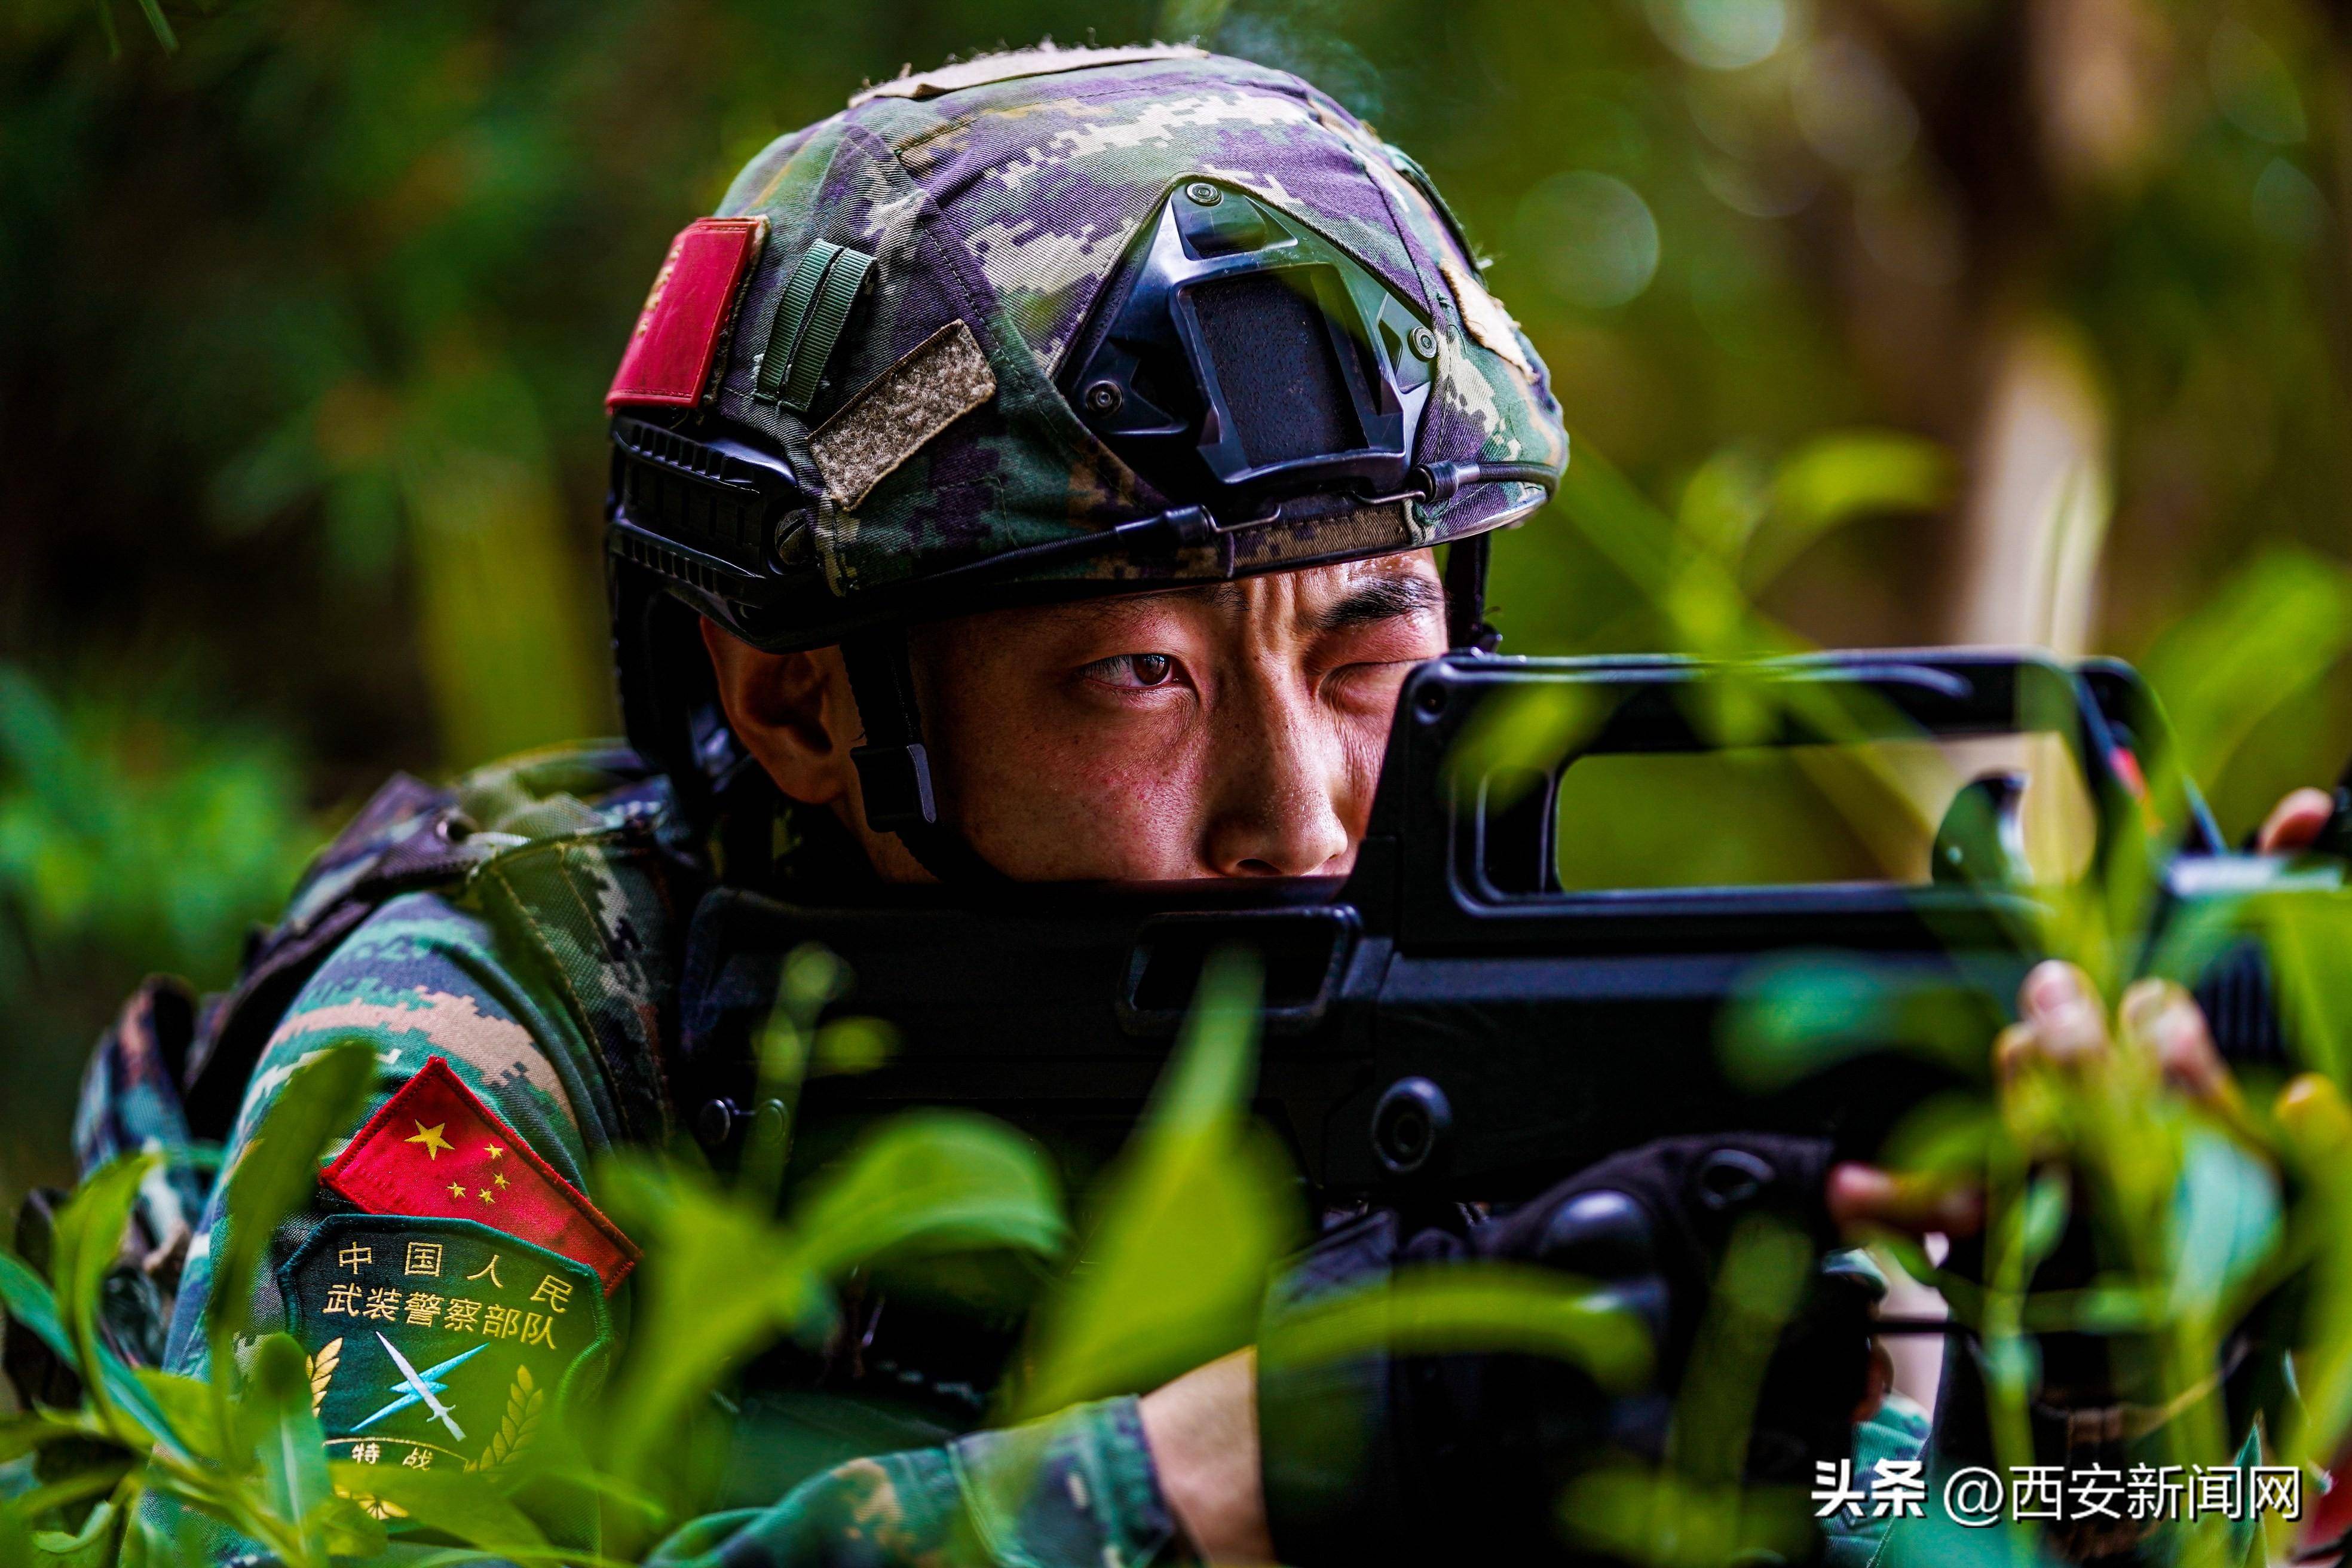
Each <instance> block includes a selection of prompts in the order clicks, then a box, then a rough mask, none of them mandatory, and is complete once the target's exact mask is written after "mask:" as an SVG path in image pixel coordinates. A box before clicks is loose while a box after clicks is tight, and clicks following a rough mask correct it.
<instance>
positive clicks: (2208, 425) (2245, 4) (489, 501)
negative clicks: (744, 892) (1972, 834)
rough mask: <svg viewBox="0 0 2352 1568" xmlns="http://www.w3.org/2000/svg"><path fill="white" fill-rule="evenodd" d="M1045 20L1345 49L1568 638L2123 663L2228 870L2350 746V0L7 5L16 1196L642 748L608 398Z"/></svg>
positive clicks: (1130, 32)
mask: <svg viewBox="0 0 2352 1568" xmlns="http://www.w3.org/2000/svg"><path fill="white" fill-rule="evenodd" d="M1041 37H1053V38H1055V39H1057V40H1060V41H1064V42H1083V41H1087V40H1088V39H1093V40H1096V41H1100V42H1106V43H1109V42H1127V41H1132V40H1136V39H1142V38H1149V37H1200V38H1202V39H1204V40H1205V41H1208V42H1210V43H1211V44H1212V45H1213V46H1214V47H1218V48H1221V49H1223V50H1225V51H1227V52H1230V53H1234V54H1237V55H1242V56H1246V57H1248V58H1254V59H1257V60H1262V61H1265V62H1268V63H1271V64H1276V65H1281V66H1285V67H1288V68H1294V69H1297V70H1298V71H1300V72H1302V73H1304V74H1305V75H1307V76H1308V77H1310V78H1312V79H1315V80H1316V81H1318V83H1320V84H1321V85H1322V86H1323V87H1325V88H1326V89H1328V90H1330V91H1331V92H1333V93H1334V94H1335V95H1337V96H1338V97H1339V98H1340V99H1341V100H1344V101H1346V102H1347V103H1349V105H1351V106H1352V107H1353V108H1355V109H1356V110H1359V111H1360V112H1361V113H1363V114H1364V115H1366V116H1367V117H1368V118H1370V120H1371V121H1374V122H1375V123H1376V124H1377V125H1378V126H1379V127H1380V128H1381V130H1382V131H1383V132H1385V133H1386V134H1388V135H1389V136H1390V137H1391V139H1392V140H1394V141H1396V142H1400V143H1401V144H1402V146H1404V147H1405V148H1406V149H1407V150H1408V151H1410V152H1412V153H1413V154H1415V155H1416V156H1417V157H1418V158H1419V159H1421V161H1422V162H1423V163H1425V164H1426V165H1427V166H1428V167H1429V169H1430V170H1431V171H1432V173H1433V174H1434V175H1435V177H1436V179H1437V181H1438V183H1439V184H1440V185H1441V186H1442V187H1443V188H1444V190H1445V191H1446V192H1447V193H1448V194H1449V195H1450V196H1451V199H1452V201H1453V203H1454V205H1455V206H1456V207H1457V209H1458V210H1459V212H1460V214H1461V216H1462V217H1463V219H1464V220H1465V224H1466V226H1467V227H1468V228H1469V230H1470V231H1471V233H1472V235H1473V237H1475V239H1476V240H1477V241H1478V242H1479V243H1480V245H1481V246H1482V247H1483V248H1484V250H1485V251H1486V253H1487V254H1488V255H1490V256H1491V257H1492V258H1493V266H1492V268H1491V272H1490V280H1491V281H1492V283H1493V284H1494V286H1495V287H1496V289H1497V291H1498V292H1500V294H1501V295H1502V296H1503V297H1504V299H1505V300H1507V301H1508V303H1509V304H1510V306H1511V307H1512V309H1513V310H1516V311H1517V314H1518V315H1519V316H1520V318H1521V319H1522V320H1523V321H1524V322H1525V323H1526V325H1527V326H1528V330H1529V331H1530V332H1531V333H1532V334H1533V336H1534V338H1535V340H1536V342H1538V345H1539V346H1540V347H1541V349H1542V350H1543V353H1544V354H1545V356H1546V358H1547V359H1548V360H1549V363H1550V364H1551V366H1552V369H1553V372H1554V374H1555V377H1556V379H1557V382H1558V386H1559V394H1560V396H1561V400H1562V402H1563V403H1564V404H1565V405H1566V406H1567V409H1568V413H1569V418H1570V425H1571V426H1572V428H1573V430H1574V432H1575V438H1576V442H1577V454H1578V456H1577V467H1576V468H1575V470H1574V473H1573V476H1572V478H1573V479H1574V483H1572V484H1571V486H1570V489H1569V491H1568V492H1567V493H1566V494H1565V495H1564V497H1563V499H1562V501H1561V502H1560V503H1559V504H1557V505H1556V506H1555V507H1554V508H1552V509H1551V510H1550V511H1549V512H1548V513H1546V514H1545V515H1544V516H1542V517H1539V518H1538V519H1537V520H1536V521H1534V522H1533V523H1532V524H1531V525H1529V526H1528V527H1527V528H1525V529H1523V530H1521V531H1519V532H1518V533H1517V534H1515V535H1513V536H1511V537H1510V538H1509V539H1508V540H1507V542H1506V543H1505V544H1504V545H1503V547H1502V549H1501V551H1500V552H1499V553H1500V559H1499V565H1498V571H1499V579H1498V584H1497V587H1496V599H1497V601H1498V603H1499V604H1500V605H1501V609H1502V615H1501V619H1502V622H1503V624H1504V626H1505V627H1506V629H1507V632H1508V634H1509V636H1510V639H1511V640H1510V643H1509V647H1511V648H1513V649H1514V650H1517V651H1571V650H1583V649H1595V648H1627V647H1721V646H1725V645H1726V644H1727V643H1737V642H1738V641H1739V640H1741V638H1743V637H1749V636H1751V635H1753V633H1754V631H1755V628H1756V627H1757V626H1759V625H1760V626H1772V627H1779V628H1786V629H1787V630H1788V631H1789V632H1791V633H1793V634H1795V635H1797V636H1800V637H1805V638H1810V639H1811V640H1814V641H1817V642H1820V643H1823V644H1865V643H1867V644H1904V643H1918V642H1927V641H1937V640H1948V639H1957V640H1970V641H1994V642H2036V643H2042V644H2047V645H2050V646H2053V647H2060V648H2062V649H2066V650H2070V651H2071V650H2080V649H2090V648H2095V649H2099V650H2104V651H2112V652H2116V653H2120V654H2124V655H2126V656H2127V657H2131V658H2137V659H2141V660H2144V661H2145V662H2146V663H2147V665H2148V667H2149V668H2151V669H2152V670H2153V671H2154V672H2155V674H2156V678H2157V679H2158V683H2159V685H2160V686H2162V688H2163V689H2164V690H2165V691H2166V693H2167V695H2168V698H2169V699H2170V700H2171V701H2172V703H2173V705H2174V708H2175V711H2176V717H2177V718H2179V721H2180V722H2181V724H2182V726H2183V728H2184V730H2185V731H2188V733H2189V741H2190V742H2191V744H2190V752H2191V755H2192V758H2193V759H2194V760H2195V761H2196V762H2197V763H2198V764H2199V765H2200V768H2201V769H2202V771H2203V773H2204V774H2205V777H2206V782H2207V784H2208V785H2209V786H2210V789H2211V791H2212V793H2213V794H2214V795H2215V797H2216V800H2217V803H2218V805H2219V807H2220V810H2221V816H2222V817H2223V819H2224V822H2225V825H2226V826H2230V827H2231V830H2232V831H2233V832H2234V831H2237V830H2239V829H2242V828H2243V827H2244V826H2247V825H2248V824H2250V823H2251V822H2252V821H2253V820H2255V819H2256V818H2257V817H2258V816H2260V814H2261V812H2262V810H2263V807H2264V806H2265V805H2267V804H2268V803H2269V801H2270V800H2272V799H2273V798H2274V797H2275V796H2276V795H2277V794H2278V793H2279V792H2280V791H2281V790H2282V789H2283V788H2284V787H2285V786H2286V785H2288V784H2293V783H2296V782H2307V781H2322V782H2324V781H2325V780H2326V779H2331V778H2333V777H2334V775H2335V774H2336V772H2337V771H2338V769H2339V768H2340V766H2341V765H2342V763H2343V761H2344V758H2345V756H2346V754H2347V750H2352V679H2347V676H2346V674H2345V672H2343V671H2342V670H2340V669H2339V668H2337V665H2338V660H2339V659H2340V658H2341V656H2342V655H2343V653H2344V651H2345V647H2346V643H2347V636H2352V581H2348V580H2347V570H2346V558H2347V540H2346V534H2345V529H2344V523H2343V511H2344V498H2345V496H2346V494H2347V489H2346V480H2347V465H2352V440H2347V434H2352V426H2348V425H2347V387H2352V288H2347V282H2352V276H2347V262H2352V223H2347V218H2352V5H2345V4H2341V3H2336V4H2323V3H2320V0H2207V3H2192V0H1346V3H1342V0H1231V3H1229V4H1221V3H1219V0H1172V3H1171V4H1166V5H1159V4H1150V3H1145V0H1114V3H1099V0H1097V3H1081V0H870V3H867V4H862V5H840V4H820V3H816V0H666V3H635V0H503V3H501V0H402V3H401V4H398V5H382V4H360V3H356V0H212V3H210V4H205V3H204V0H11V3H10V4H9V5H6V6H5V7H0V1202H5V1203H7V1204H8V1205H10V1207H11V1208H13V1204H14V1198H15V1194H16V1192H17V1191H18V1190H20V1189H21V1188H22V1187H23V1186H24V1185H25V1184H26V1183H28V1182H30V1181H33V1180H35V1179H50V1180H55V1179H57V1178H58V1177H59V1176H60V1175H61V1174H63V1173H64V1169H65V1131H66V1125H65V1124H66V1115H67V1107H68V1104H69V1102H70V1096H71V1087H72V1082H73V1079H74V1076H75V1074H76V1072H77V1071H78V1069H79V1061H80V1058H81V1054H82V1052H83V1050H84V1048H85V1047H86V1045H87V1043H88V1041H89V1038H90V1037H92V1035H93V1034H94V1032H95V1031H96V1029H97V1028H98V1027H99V1026H100V1025H101V1024H102V1022H103V1021H104V1019H105V1017H106V1016H107V1015H108V1014H109V1012H110V1009H111V1007H112V1005H113V1004H114V1002H115V1001H116V999H117V998H118V997H119V996H120V995H121V993H122V992H123V991H124V990H125V988H127V987H128V986H129V985H130V984H131V983H133V982H134V981H135V980H136V979H137V977H138V976H139V975H140V974H141V973H143V972H145V971H148V970H153V969H166V970H173V971H176V972H179V973H184V974H187V975H189V976H190V977H191V978H193V979H194V980H195V981H196V982H198V983H199V984H204V985H218V984H221V983H223V982H224V981H225V980H226V979H227V978H228V976H229V975H230V974H231V973H232V972H233V970H234V966H235V962H236V955H237V952H238V948H239V944H240V942H241V941H242V940H243V935H244V932H245V931H246V930H247V928H248V926H249V925H250V924H251V922H253V921H259V920H266V919H268V917H269V916H270V914H271V913H272V911H273V910H274V908H275V906H276V905H277V904H278V901H279V900H281V899H282V897H283V896H284V893H285V891H286V889H287V888H288V886H289V882H290V880H291V878H292V876H293V874H294V872H295V870H296V869H297V868H298V867H299V863H300V861H301V859H302V858H303V857H304V856H305V854H306V853H307V852H308V851H309V850H310V848H311V847H313V846H314V845H315V844H317V843H318V842H319V841H320V839H321V837H323V836H324V834H325V833H327V832H328V831H330V830H331V827H332V826H333V825H334V824H335V822H336V821H337V819H338V817H339V816H340V815H341V814H342V813H345V812H347V811H349V810H350V809H351V808H352V806H353V805H356V803H357V802H358V801H359V800H361V799H362V798H363V797H364V796H365V795H366V794H367V793H368V792H369V791H370V790H371V789H372V788H373V786H374V784H376V783H377V782H378V781H379V780H380V779H381V778H382V777H383V775H384V774H385V773H388V772H389V771H391V770H393V769H395V768H404V769H408V770H411V771H413V772H417V773H427V774H433V773H446V772H447V771H449V770H452V769H456V768H459V767H463V766H465V765H467V764H469V763H477V762H480V761H483V760H485V759H488V758H490V757H493V756H495V755H498V754H499V753H501V752H507V751H509V750H512V749H515V748H518V747H521V746H526V745H530V744H533V743H536V742H545V741H551V740H556V739H561V738H564V737H568V736H572V735H577V734H581V733H586V732H596V731H607V730H609V729H611V728H612V727H613V725H614V713H613V708H612V701H611V698H610V695H609V692H608V690H607V684H606V676H605V666H604V652H603V647H602V626H601V621H602V605H601V593H602V588H601V577H600V566H599V563H598V557H597V551H596V538H597V521H598V508H599V503H600V500H601V495H602V482H603V468H604V464H603V457H602V450H601V438H602V422H601V416H600V411H599V397H600V395H601V393H602V390H603V388H604V384H605V381H606V380H607V378H608V376H609V374H610V370H611V366H612V363H613V361H614V356H615V353H616V351H617V349H618V346H619V344H620V342H622V339H623V337H624V335H625V332H626V331H627V328H628V325H629V323H630V321H631V320H632V319H633V316H634V313H635V310H636V308H637V305H638V303H639V301H640V300H641V298H642V296H643V293H644V290H645V288H646V283H647V281H648V280H649V279H650V277H651V275H652V272H653V270H654V268H655V266H656V263H657V262H658V260H659V259H660V257H661V255H662V252H663V249H664V247H665V246H666V245H667V240H668V238H669V237H670V235H671V234H672V233H673V232H674V231H675V230H676V229H677V227H679V226H681V225H682V224H683V223H684V222H686V221H687V220H688V218H690V217H691V216H695V215H697V214H698V213H701V212H704V211H707V210H708V209H709V207H710V206H711V205H713V203H715V201H716V200H717V199H718V197H719V193H720V192H721V190H722V189H723V188H724V186H725V184H726V182H727V180H728V177H729V176H730V174H731V173H732V172H733V171H734V170H735V169H736V168H737V167H738V166H739V165H740V163H743V162H744V161H745V160H746V159H747V158H748V157H750V155H751V153H753V152H754V151H755V150H756V149H757V148H758V147H759V146H760V145H761V143H762V142H766V141H767V140H768V139H769V138H771V137H772V136H773V135H775V134H777V133H778V132H782V131H784V130H787V129H789V128H792V127H794V126H797V125H799V124H802V123H804V122H806V121H811V120H814V119H816V118H818V117H821V116H823V115H824V114H826V113H828V112H830V111H831V110H835V108H837V107H839V106H840V104H841V102H842V101H843V100H844V99H845V96H846V95H847V93H848V92H849V91H850V90H851V89H854V88H855V87H856V86H857V85H858V84H859V83H860V82H861V81H864V80H866V79H869V78H877V77H881V76H887V75H891V74H895V73H896V72H897V71H898V69H899V68H900V67H901V66H902V65H904V64H907V63H909V62H911V63H914V64H916V65H929V64H932V63H936V62H938V61H940V59H942V58H947V57H950V56H951V55H963V54H969V53H971V52H974V51H977V50H982V49H987V48H992V47H1001V46H1005V45H1013V46H1018V45H1022V44H1026V43H1030V42H1034V41H1035V40H1037V39H1039V38H1041ZM1751 600H1752V602H1753V603H1754V605H1756V606H1757V607H1758V609H1759V610H1760V613H1761V616H1763V617H1764V619H1763V620H1762V621H1761V622H1759V621H1758V620H1757V619H1756V617H1755V616H1751V615H1750V614H1748V610H1747V608H1746V606H1747V605H1748V602H1749V601H1751Z"/></svg>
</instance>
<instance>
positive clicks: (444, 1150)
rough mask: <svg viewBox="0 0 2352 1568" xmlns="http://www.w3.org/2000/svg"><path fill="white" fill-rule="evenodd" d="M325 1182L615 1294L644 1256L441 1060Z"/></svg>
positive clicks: (356, 1141)
mask: <svg viewBox="0 0 2352 1568" xmlns="http://www.w3.org/2000/svg"><path fill="white" fill-rule="evenodd" d="M320 1181H322V1182H324V1183H325V1184H327V1185H328V1186H329V1187H331V1188H332V1189H333V1190H334V1191H336V1192H338V1193H341V1194H342V1195H343V1196H345V1197H347V1198H349V1199H351V1200H352V1202H353V1203H355V1204H357V1205H359V1206H360V1207H362V1208H363V1209H365V1210H367V1212H368V1213H370V1214H382V1215H414V1216H416V1217H418V1218H426V1219H470V1220H473V1221H476V1222H477V1223H478V1224H481V1225H486V1226H489V1227H490V1228H491V1229H493V1230H502V1231H505V1232H506V1233H507V1234H508V1235H509V1236H512V1237H520V1238H521V1239H522V1240H524V1241H528V1242H530V1244H531V1245H533V1246H534V1247H545V1248H547V1250H548V1251H550V1252H558V1253H562V1255H563V1256H564V1257H566V1258H571V1259H572V1260H573V1261H574V1262H577V1263H584V1264H586V1265H587V1266H588V1267H589V1268H593V1269H594V1270H595V1271H596V1277H597V1278H598V1279H601V1280H602V1281H604V1291H605V1293H606V1294H607V1295H610V1294H611V1293H612V1290H613V1288H614V1286H616V1285H618V1284H619V1283H620V1282H621V1280H622V1279H623V1278H624V1277H625V1276H626V1275H627V1273H628V1272H629V1270H630V1269H632V1268H635V1267H636V1263H637V1249H636V1248H635V1247H633V1246H631V1245H630V1243H629V1238H628V1237H625V1236H623V1235H622V1234H621V1229H620V1227H619V1226H616V1225H614V1223H613V1222H612V1221H611V1220H609V1219H606V1218H605V1217H604V1214H603V1212H602V1211H600V1210H599V1209H598V1208H597V1207H596V1205H594V1204H592V1203H590V1202H589V1201H588V1198H587V1195H586V1194H583V1193H582V1192H581V1191H580V1189H579V1188H577V1187H575V1186H573V1185H572V1184H571V1183H569V1182H567V1181H565V1180H564V1179H563V1178H562V1176H560V1175H558V1174H557V1173H556V1172H555V1168H554V1167H553V1166H551V1165H550V1164H549V1163H547V1162H546V1161H545V1160H542V1159H541V1158H540V1156H539V1152H538V1151H537V1150H535V1149H533V1148H532V1147H531V1146H530V1144H529V1143H526V1142H523V1140H522V1139H521V1137H520V1135H518V1134H517V1133H516V1131H515V1130H514V1129H513V1128H511V1127H509V1126H508V1125H507V1124H506V1123H505V1122H503V1121H499V1119H498V1117H496V1116H495V1115H493V1114H492V1113H491V1111H490V1108H489V1107H488V1106H487V1105H484V1104H483V1103H482V1102H481V1101H480V1100H478V1099H477V1098H475V1095H474V1091H473V1090H471V1089H467V1087H466V1086H465V1084H464V1083H462V1082H460V1081H459V1080H458V1078H457V1074H456V1073H454V1072H452V1071H450V1070H449V1064H448V1063H447V1062H446V1061H444V1060H443V1059H442V1058H439V1057H434V1058H431V1059H430V1060H428V1061H426V1062H425V1067H424V1069H423V1070H422V1071H420V1072H419V1073H417V1075H416V1076H415V1078H412V1079H409V1080H408V1081H407V1082H406V1083H404V1084H403V1085H401V1087H400V1089H399V1090H398V1091H397V1092H396V1093H394V1095H393V1097H392V1098H391V1099H390V1100H385V1101H384V1102H383V1109H382V1110H378V1111H377V1112H376V1113H375V1114H374V1115H373V1117H371V1118H369V1119H368V1124H367V1125H366V1126H364V1127H362V1128H361V1129H360V1131H359V1134H358V1136H356V1137H354V1138H353V1139H352V1141H351V1143H350V1145H349V1146H348V1147H346V1148H345V1149H344V1150H343V1152H341V1154H339V1155H337V1156H336V1158H335V1161H334V1163H332V1164H331V1165H329V1166H328V1167H327V1168H326V1170H325V1171H323V1172H321V1173H320Z"/></svg>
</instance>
